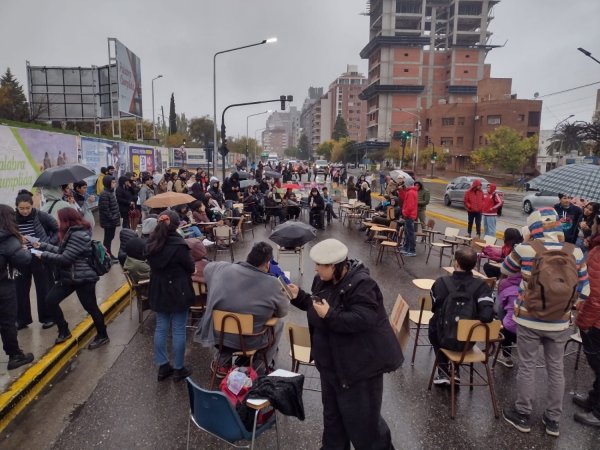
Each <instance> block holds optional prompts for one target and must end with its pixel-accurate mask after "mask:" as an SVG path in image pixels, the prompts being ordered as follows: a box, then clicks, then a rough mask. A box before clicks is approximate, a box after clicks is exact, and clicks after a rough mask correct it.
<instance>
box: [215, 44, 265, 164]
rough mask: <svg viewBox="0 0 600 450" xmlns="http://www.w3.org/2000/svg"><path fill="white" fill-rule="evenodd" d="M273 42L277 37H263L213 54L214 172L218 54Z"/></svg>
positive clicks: (216, 143) (216, 144) (216, 146)
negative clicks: (252, 42)
mask: <svg viewBox="0 0 600 450" xmlns="http://www.w3.org/2000/svg"><path fill="white" fill-rule="evenodd" d="M273 42H277V38H276V37H272V38H268V39H263V40H262V41H260V42H255V43H254V44H248V45H242V46H241V47H235V48H230V49H228V50H221V51H220V52H217V53H215V54H214V56H213V118H214V120H215V122H214V130H213V131H214V133H213V155H214V158H213V172H214V171H216V165H215V161H216V158H217V154H218V153H217V150H218V142H217V55H221V54H223V53H229V52H234V51H236V50H243V49H245V48H250V47H256V46H257V45H263V44H271V43H273Z"/></svg>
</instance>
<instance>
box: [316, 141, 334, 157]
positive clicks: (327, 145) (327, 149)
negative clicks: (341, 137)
mask: <svg viewBox="0 0 600 450" xmlns="http://www.w3.org/2000/svg"><path fill="white" fill-rule="evenodd" d="M332 150H333V141H325V142H323V143H322V144H319V146H318V147H317V150H316V151H315V153H316V154H317V155H319V156H320V157H322V158H323V159H326V160H327V161H329V160H330V159H331V151H332Z"/></svg>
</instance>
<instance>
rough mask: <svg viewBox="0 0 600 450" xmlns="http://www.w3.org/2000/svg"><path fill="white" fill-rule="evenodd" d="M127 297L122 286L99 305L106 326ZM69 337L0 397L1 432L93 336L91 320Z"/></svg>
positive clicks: (80, 325)
mask: <svg viewBox="0 0 600 450" xmlns="http://www.w3.org/2000/svg"><path fill="white" fill-rule="evenodd" d="M128 294H129V287H128V286H127V284H124V285H123V286H121V287H120V288H119V289H118V290H116V291H115V292H114V293H113V294H112V295H111V296H110V297H108V299H106V301H104V302H103V303H102V304H101V305H100V310H101V311H102V313H103V314H104V321H105V322H106V323H107V324H108V323H110V322H112V320H113V319H114V318H115V317H116V316H117V315H118V314H119V313H120V312H121V311H122V310H123V309H124V308H125V307H126V306H127V304H128V301H129V295H128ZM71 334H72V335H73V337H72V338H71V339H69V340H68V341H66V342H64V343H62V344H60V345H54V346H53V347H52V348H51V349H50V350H49V351H48V352H47V353H46V354H45V355H44V356H42V358H41V359H40V360H39V361H38V362H36V363H34V364H33V365H32V366H31V367H30V368H29V369H27V370H26V371H25V372H23V374H22V375H21V376H20V377H19V378H18V379H17V380H15V382H14V383H13V384H11V385H10V386H9V388H8V389H7V390H6V391H5V392H4V393H2V394H1V395H0V431H2V430H4V429H5V428H6V427H7V426H8V425H9V424H10V422H11V421H12V420H13V419H14V418H15V417H17V415H18V414H19V413H20V412H21V411H23V409H25V407H26V406H27V405H29V404H30V403H31V402H32V401H33V400H34V399H35V397H36V396H37V395H38V394H39V393H40V392H41V391H42V389H44V388H45V387H46V386H47V385H48V384H49V383H50V382H51V381H52V379H53V378H54V377H55V376H56V375H57V374H58V373H59V372H60V371H61V370H62V369H63V368H64V367H65V365H66V364H67V363H68V362H69V361H70V360H71V358H72V357H73V356H75V355H76V354H77V352H78V351H79V350H81V349H82V348H84V347H85V346H86V345H87V343H88V342H89V340H90V339H91V338H92V336H93V335H94V334H95V328H94V322H93V321H92V318H91V317H89V316H87V317H86V318H85V319H84V320H83V321H82V322H81V323H80V324H79V325H77V327H75V329H73V331H71Z"/></svg>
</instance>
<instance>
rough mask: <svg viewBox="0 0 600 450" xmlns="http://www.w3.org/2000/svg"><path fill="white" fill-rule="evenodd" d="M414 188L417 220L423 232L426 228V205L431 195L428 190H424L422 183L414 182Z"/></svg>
mask: <svg viewBox="0 0 600 450" xmlns="http://www.w3.org/2000/svg"><path fill="white" fill-rule="evenodd" d="M415 186H416V188H417V218H418V219H419V222H420V223H421V230H424V229H425V227H426V226H427V214H426V211H427V205H429V201H430V199H431V194H430V192H429V190H428V189H425V186H423V183H421V182H420V181H415Z"/></svg>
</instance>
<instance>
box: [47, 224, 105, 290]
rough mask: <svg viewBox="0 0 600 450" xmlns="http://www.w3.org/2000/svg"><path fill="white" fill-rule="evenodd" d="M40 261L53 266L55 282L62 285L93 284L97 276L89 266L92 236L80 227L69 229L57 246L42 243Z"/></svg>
mask: <svg viewBox="0 0 600 450" xmlns="http://www.w3.org/2000/svg"><path fill="white" fill-rule="evenodd" d="M40 250H43V251H44V253H42V261H44V262H45V263H47V264H49V265H50V266H53V267H54V269H55V276H56V281H58V282H60V283H64V284H75V285H81V284H85V283H95V282H96V281H98V278H99V277H98V275H97V274H96V272H95V271H94V269H92V266H90V263H89V260H90V258H91V256H92V236H91V234H90V231H89V230H86V229H85V228H83V227H82V226H79V225H77V226H74V227H71V228H69V230H68V231H67V234H65V237H64V239H63V240H62V242H61V243H60V245H59V246H55V245H51V244H47V243H43V244H41V245H40Z"/></svg>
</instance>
